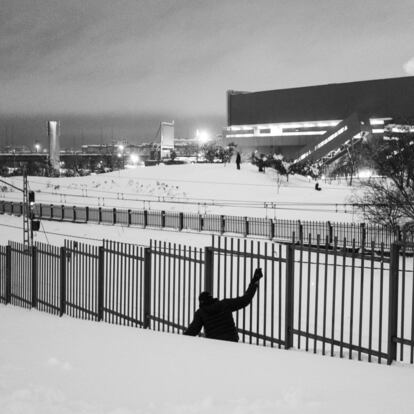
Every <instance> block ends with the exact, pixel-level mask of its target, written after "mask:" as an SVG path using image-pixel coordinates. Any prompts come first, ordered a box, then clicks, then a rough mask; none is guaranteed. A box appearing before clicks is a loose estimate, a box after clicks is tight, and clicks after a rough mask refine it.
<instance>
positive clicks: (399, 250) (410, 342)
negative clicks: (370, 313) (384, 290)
mask: <svg viewBox="0 0 414 414" xmlns="http://www.w3.org/2000/svg"><path fill="white" fill-rule="evenodd" d="M411 240H412V238H411ZM392 249H393V250H394V256H395V257H396V258H397V259H398V262H397V263H395V262H394V263H393V265H394V268H395V269H396V271H395V274H396V278H395V283H394V295H393V299H394V305H393V306H394V309H395V317H394V318H393V320H392V321H391V322H392V323H391V329H392V335H393V337H394V340H393V342H392V349H391V353H392V355H391V356H392V358H393V359H394V360H398V361H403V362H410V363H411V364H413V363H414V263H413V256H414V243H413V242H412V241H409V242H401V243H397V244H395V245H393V248H392Z"/></svg>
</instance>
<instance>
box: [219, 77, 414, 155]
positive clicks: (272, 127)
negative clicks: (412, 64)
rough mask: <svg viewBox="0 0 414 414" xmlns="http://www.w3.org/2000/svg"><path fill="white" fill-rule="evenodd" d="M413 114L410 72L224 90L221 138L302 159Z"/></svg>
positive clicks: (409, 118) (413, 85)
mask: <svg viewBox="0 0 414 414" xmlns="http://www.w3.org/2000/svg"><path fill="white" fill-rule="evenodd" d="M413 119H414V77H413V76H407V77H403V78H391V79H380V80H369V81H362V82H351V83H339V84H328V85H320V86H309V87H301V88H292V89H279V90H272V91H262V92H238V91H228V92H227V127H225V128H224V130H223V138H224V142H225V143H227V144H229V143H231V142H233V143H235V144H237V146H238V148H239V149H240V150H242V151H244V152H248V151H254V150H258V151H259V152H261V153H278V154H283V155H284V157H285V159H290V160H296V161H298V160H305V159H311V160H312V158H313V161H315V159H316V158H318V157H322V156H326V155H327V154H328V153H331V152H332V151H335V150H336V149H337V148H339V147H340V146H342V145H343V144H344V143H347V142H349V141H350V140H351V141H352V140H355V139H360V138H361V137H363V136H364V134H382V133H383V132H384V125H386V124H387V123H397V124H407V123H411V124H412V123H413Z"/></svg>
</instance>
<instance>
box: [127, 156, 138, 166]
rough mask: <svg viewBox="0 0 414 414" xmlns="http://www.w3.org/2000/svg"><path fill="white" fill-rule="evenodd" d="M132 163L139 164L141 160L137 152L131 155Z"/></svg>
mask: <svg viewBox="0 0 414 414" xmlns="http://www.w3.org/2000/svg"><path fill="white" fill-rule="evenodd" d="M129 159H130V161H131V163H132V164H138V162H139V156H138V155H137V154H131V156H130V157H129Z"/></svg>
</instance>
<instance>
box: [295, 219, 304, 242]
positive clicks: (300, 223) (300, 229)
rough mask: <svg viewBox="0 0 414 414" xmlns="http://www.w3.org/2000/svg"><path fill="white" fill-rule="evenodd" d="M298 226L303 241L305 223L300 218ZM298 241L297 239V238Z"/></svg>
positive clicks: (300, 239)
mask: <svg viewBox="0 0 414 414" xmlns="http://www.w3.org/2000/svg"><path fill="white" fill-rule="evenodd" d="M298 228H299V232H298V234H299V241H300V242H301V241H302V240H303V224H302V222H301V221H300V220H298ZM295 241H296V240H295Z"/></svg>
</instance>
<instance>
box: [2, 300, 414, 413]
mask: <svg viewBox="0 0 414 414" xmlns="http://www.w3.org/2000/svg"><path fill="white" fill-rule="evenodd" d="M0 321H1V331H2V334H1V338H0V412H1V413H4V414H12V413H13V414H14V413H22V414H23V413H24V414H27V413H42V414H49V413H50V414H61V413H62V414H70V413H84V414H89V413H93V414H95V413H110V414H130V413H151V414H152V413H154V414H155V413H156V414H162V413H169V414H170V413H180V414H181V413H203V414H210V413H211V414H220V413H223V414H224V413H226V414H231V413H237V414H245V413H260V414H266V413H348V414H349V413H352V412H355V413H390V412H396V413H412V412H413V410H414V394H413V392H412V384H413V381H414V370H413V369H412V367H411V366H402V365H398V364H395V365H393V366H391V367H390V366H386V365H376V364H369V363H366V362H356V361H348V360H341V359H338V358H330V357H321V356H318V355H312V354H307V353H302V352H298V351H285V350H279V349H271V348H262V347H256V346H253V345H244V344H233V343H226V342H222V341H213V340H208V339H203V338H192V337H183V336H179V335H172V334H166V333H159V332H153V331H145V330H142V329H136V328H126V327H120V326H114V325H108V324H105V323H103V322H102V323H96V322H90V321H81V320H76V319H71V318H70V317H68V316H65V317H63V318H58V317H56V316H51V315H48V314H45V313H40V312H38V311H35V310H32V311H30V310H25V309H21V308H17V307H12V306H4V305H1V306H0Z"/></svg>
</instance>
